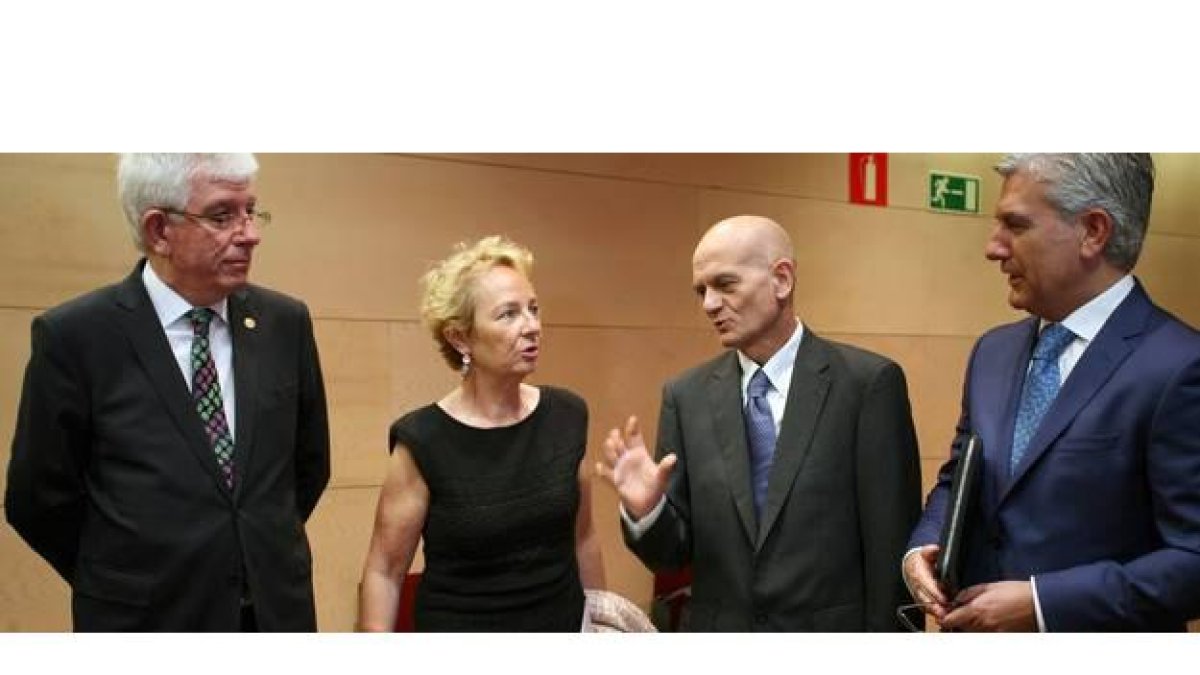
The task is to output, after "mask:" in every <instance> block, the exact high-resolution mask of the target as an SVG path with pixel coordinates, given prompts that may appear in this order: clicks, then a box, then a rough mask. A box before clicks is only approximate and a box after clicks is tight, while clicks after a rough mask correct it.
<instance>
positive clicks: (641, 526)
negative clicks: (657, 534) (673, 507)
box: [617, 495, 667, 541]
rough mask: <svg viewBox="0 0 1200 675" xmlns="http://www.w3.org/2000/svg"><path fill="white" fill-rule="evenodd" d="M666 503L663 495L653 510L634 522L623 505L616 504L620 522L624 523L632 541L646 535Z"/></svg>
mask: <svg viewBox="0 0 1200 675" xmlns="http://www.w3.org/2000/svg"><path fill="white" fill-rule="evenodd" d="M666 503H667V498H666V496H665V495H664V496H663V497H662V498H661V499H659V500H658V504H655V505H654V508H652V509H650V513H647V514H646V515H645V517H643V518H642V519H641V520H639V521H636V522H635V521H634V520H633V518H631V517H630V516H629V513H628V512H627V511H626V510H625V505H624V504H620V503H618V504H617V508H619V509H620V510H621V520H623V521H625V526H626V527H628V528H629V534H630V535H631V536H632V537H633V539H634V541H636V540H638V539H641V538H642V535H643V534H645V533H646V530H649V529H650V528H651V527H653V526H654V523H655V522H656V521H658V516H659V515H660V514H661V513H662V510H663V506H664V505H665V504H666Z"/></svg>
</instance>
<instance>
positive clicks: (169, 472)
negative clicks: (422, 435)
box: [4, 261, 329, 631]
mask: <svg viewBox="0 0 1200 675" xmlns="http://www.w3.org/2000/svg"><path fill="white" fill-rule="evenodd" d="M144 264H145V261H142V262H140V263H139V264H138V265H137V267H136V268H135V269H134V272H133V274H131V275H130V276H129V277H128V278H126V279H125V280H124V281H123V282H121V283H119V284H117V285H114V286H110V287H107V288H103V289H100V290H98V291H94V292H92V293H89V294H87V295H84V296H82V297H80V298H77V299H75V300H72V301H70V302H68V303H66V304H64V305H61V306H59V307H56V308H54V309H51V310H49V311H47V312H46V313H45V314H43V315H42V316H40V317H38V318H36V319H34V321H33V327H32V341H33V345H32V354H31V356H30V359H29V365H28V367H27V368H26V371H25V383H24V389H23V392H22V396H21V407H20V412H19V415H18V419H17V429H16V433H15V436H14V438H13V452H12V460H11V462H10V464H9V467H8V490H7V493H6V494H5V501H4V504H5V508H6V510H7V511H6V512H7V516H8V520H9V522H10V523H11V524H12V526H13V527H14V528H15V529H16V530H17V532H19V533H20V534H21V536H22V537H23V538H24V539H25V540H26V541H27V542H28V543H29V545H30V546H31V547H32V548H33V549H34V550H35V551H37V552H38V553H39V554H40V555H41V556H42V557H43V558H45V559H46V560H47V562H49V563H50V564H51V565H53V566H54V569H55V570H57V571H58V573H59V574H60V575H62V577H63V579H64V580H66V581H67V583H68V584H70V586H71V590H72V609H73V616H74V626H75V629H76V630H103V631H112V630H166V631H207V630H216V631H234V630H237V629H238V626H239V611H240V610H239V606H240V602H241V596H242V594H243V586H244V587H245V588H246V589H248V591H249V594H250V597H251V598H252V599H253V604H254V607H255V612H256V616H257V621H258V625H259V628H260V629H262V630H268V631H273V630H297V631H304V630H314V629H315V628H316V619H315V610H314V604H313V593H312V559H311V552H310V550H309V546H308V539H307V537H306V535H305V531H304V523H305V520H306V519H307V518H308V516H309V514H310V513H311V512H312V510H313V508H314V507H315V506H316V503H317V500H318V499H319V498H320V495H321V492H322V491H323V490H324V488H325V484H326V482H327V481H328V478H329V431H328V421H327V417H326V410H325V392H324V386H323V384H322V379H321V369H320V364H319V362H318V360H317V350H316V344H315V342H314V339H313V332H312V322H311V319H310V318H309V315H308V310H307V309H306V308H305V307H304V305H303V304H301V303H300V302H298V301H296V300H293V299H291V298H288V297H286V296H283V295H280V294H278V293H274V292H272V291H268V290H266V289H262V288H257V287H254V286H250V287H247V288H245V289H243V290H242V291H239V292H237V293H235V294H234V295H232V296H230V298H229V318H230V327H231V330H232V337H233V370H234V382H235V386H236V393H237V396H236V404H237V414H236V425H237V428H236V433H235V449H234V467H235V469H234V470H235V475H234V484H235V487H234V490H233V492H232V494H231V493H230V492H229V490H228V489H227V488H225V487H224V485H223V483H222V482H221V480H220V478H219V476H218V469H217V463H216V459H215V456H214V453H213V450H212V447H211V445H210V444H209V441H208V437H207V436H206V435H205V432H204V430H203V428H202V426H201V423H200V418H199V415H198V414H197V413H196V411H195V408H194V407H193V404H192V400H191V396H190V394H189V391H188V385H187V382H186V381H185V380H184V378H183V375H182V373H181V372H180V370H179V366H178V365H177V364H176V361H175V359H174V357H173V356H172V353H171V348H170V345H169V344H168V341H167V338H166V335H165V333H164V332H163V329H162V326H161V324H160V323H159V320H158V317H157V315H156V314H155V312H154V307H153V305H152V304H151V302H150V297H149V295H147V293H146V289H145V286H144V285H143V283H142V280H141V273H142V266H143V265H144ZM251 320H252V321H251ZM250 326H253V328H251V327H250Z"/></svg>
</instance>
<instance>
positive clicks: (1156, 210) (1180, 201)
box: [1150, 153, 1200, 237]
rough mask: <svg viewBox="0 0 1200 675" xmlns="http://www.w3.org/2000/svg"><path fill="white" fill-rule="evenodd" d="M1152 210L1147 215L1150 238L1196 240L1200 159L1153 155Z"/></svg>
mask: <svg viewBox="0 0 1200 675" xmlns="http://www.w3.org/2000/svg"><path fill="white" fill-rule="evenodd" d="M1154 169H1155V172H1156V175H1155V179H1154V206H1153V208H1152V209H1151V211H1150V232H1151V233H1152V234H1181V235H1187V236H1191V237H1198V236H1200V199H1197V198H1196V185H1197V183H1198V182H1200V155H1198V154H1183V153H1156V154H1155V155H1154Z"/></svg>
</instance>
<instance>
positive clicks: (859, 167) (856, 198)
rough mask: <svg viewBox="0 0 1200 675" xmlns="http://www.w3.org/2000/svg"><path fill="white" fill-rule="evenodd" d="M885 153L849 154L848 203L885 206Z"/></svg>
mask: <svg viewBox="0 0 1200 675" xmlns="http://www.w3.org/2000/svg"><path fill="white" fill-rule="evenodd" d="M887 165H888V156H887V153H886V152H852V153H850V202H851V203H853V204H870V205H872V206H887Z"/></svg>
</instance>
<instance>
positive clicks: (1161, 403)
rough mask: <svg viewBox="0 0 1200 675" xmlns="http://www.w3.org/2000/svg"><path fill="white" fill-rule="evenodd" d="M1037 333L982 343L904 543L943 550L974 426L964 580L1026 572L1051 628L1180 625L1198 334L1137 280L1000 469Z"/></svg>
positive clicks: (1033, 323) (1198, 454) (1198, 521)
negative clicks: (976, 475)
mask: <svg viewBox="0 0 1200 675" xmlns="http://www.w3.org/2000/svg"><path fill="white" fill-rule="evenodd" d="M1037 325H1038V321H1037V319H1036V318H1029V319H1026V320H1024V321H1020V322H1017V323H1014V324H1009V325H1006V326H1001V327H999V328H996V329H994V330H992V331H990V332H989V333H987V334H986V335H984V336H983V337H982V338H980V339H979V341H978V342H977V343H976V345H975V349H974V351H973V353H972V354H971V359H970V362H969V364H968V367H967V375H966V379H965V382H964V387H963V404H962V417H961V418H960V420H959V423H958V428H957V436H956V438H955V442H954V445H953V448H952V449H951V457H950V460H949V461H948V462H947V463H946V464H945V465H944V466H943V467H942V469H941V471H940V473H939V475H938V482H937V485H936V486H935V488H934V489H933V491H932V492H931V493H930V495H929V499H928V500H927V502H926V505H925V512H924V514H923V515H922V518H921V521H920V522H919V523H918V525H917V527H916V529H915V530H914V532H913V536H912V539H911V540H910V546H911V547H916V546H922V545H925V544H931V543H937V540H938V535H939V533H940V531H941V527H942V520H943V516H944V514H945V508H946V500H947V496H948V493H949V487H950V478H951V476H952V475H953V471H954V467H955V464H956V462H957V460H958V457H959V453H960V452H961V450H962V447H963V446H964V444H965V442H966V438H967V436H968V435H969V433H970V432H971V431H974V432H975V433H977V434H979V437H980V439H981V440H982V441H983V467H982V469H983V471H982V478H981V481H982V484H981V485H980V488H981V493H980V498H979V499H978V500H977V502H976V508H975V511H974V513H973V514H972V516H971V520H970V521H969V530H968V532H967V533H966V535H965V537H964V541H965V544H966V548H965V555H964V563H965V565H966V569H965V572H964V575H963V583H964V584H965V585H971V584H976V583H982V582H988V581H997V580H1005V579H1018V580H1024V579H1028V578H1029V577H1030V576H1035V577H1036V584H1037V593H1038V599H1039V602H1040V605H1041V608H1042V616H1043V618H1044V620H1045V625H1046V628H1047V629H1048V630H1066V631H1084V630H1182V629H1184V628H1185V624H1186V621H1187V620H1189V619H1190V618H1195V617H1197V616H1200V333H1197V332H1196V331H1195V330H1194V329H1192V328H1190V327H1189V326H1187V325H1185V324H1184V323H1182V322H1180V321H1179V320H1178V319H1176V318H1175V317H1173V316H1171V315H1170V314H1168V313H1167V312H1165V311H1163V310H1162V309H1161V308H1159V307H1157V306H1155V305H1154V304H1153V303H1152V302H1151V301H1150V299H1149V298H1148V297H1147V295H1146V292H1145V291H1144V290H1143V289H1142V286H1141V284H1140V283H1137V284H1135V287H1134V289H1133V290H1132V291H1131V292H1130V294H1129V295H1128V297H1126V298H1125V300H1124V301H1123V302H1122V303H1121V304H1120V306H1118V307H1117V309H1116V311H1115V312H1114V313H1113V314H1112V316H1110V317H1109V320H1108V322H1107V323H1106V324H1105V325H1104V327H1103V328H1102V329H1101V330H1100V332H1099V334H1097V335H1096V338H1095V340H1094V341H1093V342H1092V344H1090V345H1089V346H1088V348H1087V350H1086V351H1085V352H1084V354H1083V356H1082V358H1081V359H1080V360H1079V362H1078V363H1077V364H1076V366H1075V368H1074V369H1073V370H1072V371H1071V374H1070V375H1069V377H1068V378H1067V380H1066V381H1065V382H1064V383H1063V386H1062V389H1061V390H1060V391H1059V394H1058V397H1057V398H1056V399H1055V401H1054V403H1053V404H1052V406H1051V407H1050V409H1049V411H1047V413H1046V417H1045V418H1044V420H1043V421H1042V424H1041V426H1040V427H1039V429H1038V430H1037V432H1036V433H1035V435H1034V437H1033V438H1032V440H1031V441H1030V443H1029V448H1028V451H1027V453H1026V456H1025V458H1024V459H1023V460H1022V462H1021V464H1020V465H1019V466H1018V467H1017V468H1016V470H1015V471H1014V472H1012V474H1011V475H1010V474H1009V470H1008V466H1009V453H1010V451H1011V448H1012V437H1013V426H1014V420H1015V417H1016V410H1017V405H1018V401H1019V399H1020V395H1021V387H1022V384H1023V382H1024V379H1025V373H1026V369H1027V365H1028V362H1029V357H1030V353H1031V351H1032V347H1033V342H1034V337H1035V335H1036V332H1037Z"/></svg>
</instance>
